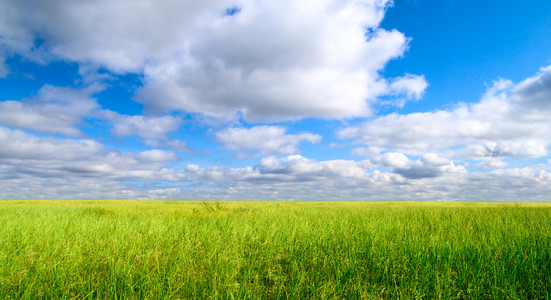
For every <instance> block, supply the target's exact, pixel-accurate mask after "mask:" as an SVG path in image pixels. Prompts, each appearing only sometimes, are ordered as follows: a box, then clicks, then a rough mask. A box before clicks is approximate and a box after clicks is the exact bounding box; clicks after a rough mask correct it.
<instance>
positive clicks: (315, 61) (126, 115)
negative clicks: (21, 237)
mask: <svg viewBox="0 0 551 300" xmlns="http://www.w3.org/2000/svg"><path fill="white" fill-rule="evenodd" d="M550 37H551V3H549V2H548V1H543V0H541V1H540V0H536V1H530V2H527V1H524V2H519V1H482V2H481V1H471V0H464V1H462V0H455V1H452V0H449V1H423V0H417V1H413V0H409V1H408V0H403V1H394V2H392V1H387V0H362V1H331V0H325V1H291V0H289V1H286V0H285V1H254V0H242V1H233V0H232V1H224V0H221V1H182V2H178V1H176V2H174V1H155V2H150V1H145V0H144V1H107V0H105V1H79V2H74V1H68V0H54V1H49V2H48V3H47V4H46V3H44V4H40V3H39V4H37V3H35V2H32V1H15V0H14V1H11V0H8V1H2V3H0V145H2V146H1V147H0V198H4V199H14V198H55V199H65V198H78V199H80V198H124V199H199V200H202V199H220V200H224V199H237V200H239V199H286V200H287V199H302V200H466V201H470V200H476V201H479V200H483V201H549V200H550V199H551V197H550V195H551V173H550V167H551V165H550V164H551V157H550V156H549V149H550V148H549V146H550V143H551V117H550V116H551V51H550V50H549V49H551V38H550Z"/></svg>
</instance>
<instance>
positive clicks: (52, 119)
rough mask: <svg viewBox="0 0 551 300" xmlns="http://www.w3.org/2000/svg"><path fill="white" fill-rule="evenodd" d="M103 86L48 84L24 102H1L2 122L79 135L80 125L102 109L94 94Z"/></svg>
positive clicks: (2, 123) (67, 134)
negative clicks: (80, 87) (92, 113)
mask: <svg viewBox="0 0 551 300" xmlns="http://www.w3.org/2000/svg"><path fill="white" fill-rule="evenodd" d="M102 89H103V87H102V86H100V85H92V86H90V87H87V88H84V89H74V88H64V87H54V86H51V85H45V86H44V87H42V88H41V89H40V90H39V92H38V95H37V96H36V97H33V98H30V99H24V100H23V101H13V100H6V101H0V124H1V125H6V126H10V127H14V128H22V129H29V130H32V131H36V132H42V133H48V134H58V135H64V136H80V135H81V131H80V130H79V129H78V127H77V125H78V124H80V123H82V118H83V117H85V116H88V115H89V114H90V113H91V112H92V111H94V110H97V109H99V105H98V104H97V102H96V99H95V98H93V97H92V95H93V94H95V93H97V92H99V91H101V90H102Z"/></svg>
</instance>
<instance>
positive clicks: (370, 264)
mask: <svg viewBox="0 0 551 300" xmlns="http://www.w3.org/2000/svg"><path fill="white" fill-rule="evenodd" d="M550 292H551V205H549V204H474V203H411V202H368V203H338V202H333V203H321V202H223V203H222V202H160V201H0V298H17V299H19V298H33V299H34V298H121V297H124V298H139V299H142V298H238V299H257V298H301V299H302V298H315V299H324V298H367V299H372V298H446V299H450V298H459V299H461V298H473V299H480V298H544V299H548V298H549V293H550Z"/></svg>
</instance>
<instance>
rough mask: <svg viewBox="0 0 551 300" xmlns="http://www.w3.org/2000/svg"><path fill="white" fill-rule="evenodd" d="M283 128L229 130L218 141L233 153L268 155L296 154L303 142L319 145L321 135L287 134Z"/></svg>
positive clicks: (217, 136) (260, 127)
mask: <svg viewBox="0 0 551 300" xmlns="http://www.w3.org/2000/svg"><path fill="white" fill-rule="evenodd" d="M286 131H287V129H286V128H285V127H281V126H256V127H252V128H228V129H225V130H222V131H220V132H217V133H216V141H218V142H221V143H224V148H225V149H228V150H233V151H251V150H252V151H258V152H259V154H261V155H266V154H294V153H297V152H299V149H298V145H299V144H300V143H303V142H309V143H319V142H320V141H321V139H322V137H321V136H320V135H317V134H312V133H300V134H286Z"/></svg>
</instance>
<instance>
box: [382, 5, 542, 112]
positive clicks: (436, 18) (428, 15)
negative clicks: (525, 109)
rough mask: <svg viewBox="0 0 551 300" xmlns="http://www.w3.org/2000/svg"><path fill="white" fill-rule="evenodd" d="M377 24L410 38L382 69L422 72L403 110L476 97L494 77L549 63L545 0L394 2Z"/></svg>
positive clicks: (515, 75)
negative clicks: (421, 88)
mask: <svg viewBox="0 0 551 300" xmlns="http://www.w3.org/2000/svg"><path fill="white" fill-rule="evenodd" d="M504 2H505V3H504ZM534 6H537V7H538V9H534ZM381 26H382V27H383V28H386V29H394V28H395V29H397V30H399V31H400V32H402V33H404V34H405V35H406V36H407V37H410V38H411V41H410V43H409V49H408V51H407V52H406V53H405V56H404V57H401V58H399V59H395V60H392V61H390V62H389V63H388V64H387V66H386V67H385V69H384V71H383V73H384V74H385V75H386V76H400V75H401V74H404V73H412V74H424V75H425V77H426V79H427V81H428V83H429V87H428V88H427V90H426V93H425V96H424V98H423V99H422V101H419V102H414V103H409V104H408V105H406V106H405V107H404V109H403V111H402V112H403V113H408V112H413V111H426V110H431V109H438V108H442V107H444V106H446V105H448V104H449V103H457V102H476V101H478V100H479V99H480V95H482V94H483V93H484V92H485V90H486V88H487V85H491V82H492V81H494V80H497V79H498V78H500V77H501V78H506V79H510V80H513V81H515V82H518V81H521V80H522V79H524V78H527V77H529V76H532V75H533V74H534V72H535V70H538V69H539V68H540V67H541V66H542V65H546V64H549V63H551V61H550V55H551V52H550V51H549V50H548V49H551V39H548V38H547V39H545V38H542V37H543V36H551V1H547V0H535V1H512V0H506V1H475V0H462V1H442V2H438V3H434V2H433V1H395V2H394V7H392V8H390V9H388V11H387V13H386V15H385V19H384V20H383V22H382V24H381ZM545 49H547V50H545Z"/></svg>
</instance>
